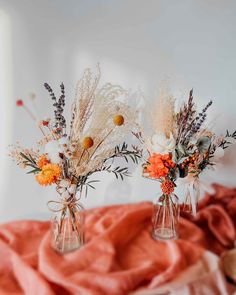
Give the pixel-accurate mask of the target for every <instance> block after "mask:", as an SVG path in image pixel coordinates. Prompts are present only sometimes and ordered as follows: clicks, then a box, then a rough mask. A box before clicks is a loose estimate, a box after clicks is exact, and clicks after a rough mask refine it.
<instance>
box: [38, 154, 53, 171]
mask: <svg viewBox="0 0 236 295" xmlns="http://www.w3.org/2000/svg"><path fill="white" fill-rule="evenodd" d="M48 163H50V161H49V160H48V159H47V157H46V156H45V155H42V156H41V157H40V158H39V159H38V162H37V166H38V167H39V168H40V169H42V168H43V166H44V165H46V164H48Z"/></svg>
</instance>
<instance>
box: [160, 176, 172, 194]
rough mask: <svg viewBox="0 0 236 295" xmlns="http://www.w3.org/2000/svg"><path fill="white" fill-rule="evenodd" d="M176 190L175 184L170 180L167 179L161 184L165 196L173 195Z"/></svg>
mask: <svg viewBox="0 0 236 295" xmlns="http://www.w3.org/2000/svg"><path fill="white" fill-rule="evenodd" d="M174 188H175V185H174V183H173V182H172V181H171V180H169V179H165V180H164V181H163V182H162V184H161V190H162V192H163V194H165V195H169V194H171V193H173V191H174Z"/></svg>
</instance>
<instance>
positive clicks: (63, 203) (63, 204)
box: [47, 198, 79, 212]
mask: <svg viewBox="0 0 236 295" xmlns="http://www.w3.org/2000/svg"><path fill="white" fill-rule="evenodd" d="M50 204H56V205H59V206H60V208H58V209H54V208H52V207H51V206H50ZM78 205H79V199H76V198H73V199H71V200H68V199H62V200H60V201H53V200H51V201H48V202H47V206H48V208H49V210H50V211H52V212H61V211H62V212H63V211H66V209H69V210H70V209H71V208H72V207H73V206H78Z"/></svg>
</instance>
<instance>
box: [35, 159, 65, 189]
mask: <svg viewBox="0 0 236 295" xmlns="http://www.w3.org/2000/svg"><path fill="white" fill-rule="evenodd" d="M60 176H61V168H60V166H59V165H57V164H46V165H44V166H43V167H42V171H41V172H39V174H38V175H36V176H35V178H36V180H37V182H38V183H39V184H40V185H50V184H52V183H55V182H57V181H58V180H59V178H60Z"/></svg>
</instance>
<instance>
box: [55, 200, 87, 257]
mask: <svg viewBox="0 0 236 295" xmlns="http://www.w3.org/2000/svg"><path fill="white" fill-rule="evenodd" d="M55 203H56V202H55ZM57 203H58V204H59V203H60V206H61V209H58V210H53V212H54V214H53V218H52V229H51V234H52V240H51V244H52V247H53V248H54V249H55V250H56V251H58V252H60V253H61V254H64V253H67V252H71V251H74V250H76V249H79V248H80V247H81V246H82V245H83V244H84V223H85V214H84V207H83V205H82V204H81V203H79V202H78V201H77V200H76V199H75V198H69V199H67V200H61V202H57Z"/></svg>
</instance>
